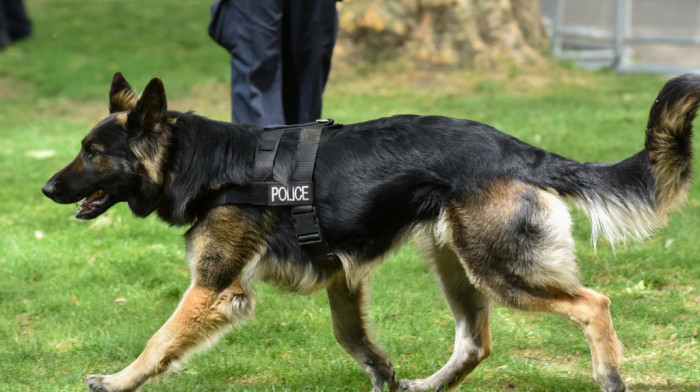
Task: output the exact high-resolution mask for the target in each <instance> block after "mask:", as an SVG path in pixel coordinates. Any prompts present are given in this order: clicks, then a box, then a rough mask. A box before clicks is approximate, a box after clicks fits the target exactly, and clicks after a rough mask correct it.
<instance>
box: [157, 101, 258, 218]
mask: <svg viewBox="0 0 700 392" xmlns="http://www.w3.org/2000/svg"><path fill="white" fill-rule="evenodd" d="M168 114H169V116H172V117H173V118H174V120H175V121H174V122H173V123H172V124H170V125H169V128H170V140H169V148H168V153H167V162H166V163H165V164H164V166H163V170H164V176H163V178H164V181H163V189H162V191H163V192H162V197H161V200H160V203H159V205H158V208H157V212H158V216H159V217H160V218H161V219H163V220H164V221H166V222H168V223H170V224H173V225H184V224H190V223H192V222H194V220H195V219H196V204H197V200H198V199H200V198H201V197H204V196H206V195H207V194H208V193H210V192H213V191H215V190H217V189H219V188H221V187H223V186H225V185H231V184H233V185H239V186H242V185H246V184H247V183H248V182H249V179H250V170H251V168H252V166H253V161H254V159H255V146H256V144H257V140H258V139H259V137H260V133H262V129H261V128H258V127H256V126H254V125H249V124H247V125H246V124H244V125H239V124H232V123H227V122H221V121H214V120H210V119H207V118H205V117H201V116H197V115H195V114H192V113H179V112H169V113H168Z"/></svg>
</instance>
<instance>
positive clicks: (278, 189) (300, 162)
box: [199, 119, 340, 262]
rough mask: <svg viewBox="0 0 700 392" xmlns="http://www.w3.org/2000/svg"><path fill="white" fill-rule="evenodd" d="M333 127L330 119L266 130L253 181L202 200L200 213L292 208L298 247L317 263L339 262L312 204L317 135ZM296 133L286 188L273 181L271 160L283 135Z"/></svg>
mask: <svg viewBox="0 0 700 392" xmlns="http://www.w3.org/2000/svg"><path fill="white" fill-rule="evenodd" d="M332 124H333V120H332V119H328V120H318V121H316V122H314V123H308V124H302V125H289V126H287V125H284V126H273V127H266V128H265V130H264V132H263V133H262V135H261V137H260V140H259V142H258V146H257V149H256V151H255V164H254V167H253V173H252V174H253V176H252V177H253V180H254V182H251V183H250V184H249V185H247V186H245V187H241V186H236V185H230V186H226V187H224V188H221V189H219V190H217V191H215V192H213V193H212V194H210V195H207V196H206V197H204V198H203V199H202V200H201V201H200V203H199V205H200V211H201V213H202V214H203V213H205V212H206V211H208V210H210V209H212V208H215V207H218V206H221V205H225V204H249V205H268V206H292V220H293V222H294V231H295V234H296V236H297V240H298V242H299V245H300V246H301V248H302V249H303V250H304V251H305V252H306V254H307V255H308V256H309V257H310V258H311V259H312V260H313V261H318V262H330V261H336V262H339V261H340V259H339V258H338V256H337V255H336V254H335V253H333V252H332V251H331V249H330V246H329V245H328V243H327V242H326V240H325V239H324V237H323V235H322V233H321V228H320V227H319V224H318V215H317V214H316V208H315V207H314V205H313V196H314V188H313V174H314V166H315V164H316V154H317V152H318V144H319V141H320V139H321V133H322V132H323V129H324V128H325V127H327V126H330V125H332ZM297 129H298V130H299V141H298V142H297V149H296V153H295V162H296V166H295V168H294V171H293V172H292V175H291V181H290V184H289V185H284V184H281V183H278V182H275V181H274V180H273V169H274V164H275V157H276V156H277V150H278V147H279V144H280V140H281V138H282V136H283V135H284V134H285V132H288V131H291V130H297Z"/></svg>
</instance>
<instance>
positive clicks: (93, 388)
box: [85, 374, 111, 392]
mask: <svg viewBox="0 0 700 392" xmlns="http://www.w3.org/2000/svg"><path fill="white" fill-rule="evenodd" d="M103 379H104V376H101V375H97V374H91V375H89V376H87V379H86V380H85V381H86V382H87V386H88V388H90V392H111V391H110V390H109V389H107V387H105V386H104V384H103V383H102V380H103Z"/></svg>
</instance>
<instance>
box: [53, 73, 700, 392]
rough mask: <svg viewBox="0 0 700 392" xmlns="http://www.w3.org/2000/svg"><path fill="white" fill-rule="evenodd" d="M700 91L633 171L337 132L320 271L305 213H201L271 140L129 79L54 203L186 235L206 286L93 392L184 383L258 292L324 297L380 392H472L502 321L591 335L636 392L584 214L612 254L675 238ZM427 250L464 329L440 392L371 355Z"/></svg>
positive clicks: (393, 134) (56, 187) (472, 126)
mask: <svg viewBox="0 0 700 392" xmlns="http://www.w3.org/2000/svg"><path fill="white" fill-rule="evenodd" d="M699 100H700V75H684V76H680V77H677V78H675V79H672V80H670V81H669V82H668V83H666V85H665V86H664V87H663V89H662V90H661V92H660V93H659V95H658V98H657V99H656V101H655V102H654V103H653V105H652V108H651V113H650V115H649V122H648V125H647V129H646V139H645V144H644V149H643V150H642V151H640V152H639V153H637V154H635V155H633V156H632V157H629V158H627V159H624V160H621V161H619V162H617V163H579V162H575V161H572V160H569V159H566V158H564V157H561V156H559V155H556V154H552V153H549V152H547V151H544V150H542V149H539V148H536V147H533V146H530V145H528V144H526V143H524V142H522V141H519V140H517V139H515V138H513V137H510V136H507V135H505V134H503V133H501V132H499V131H498V130H496V129H494V128H491V127H489V126H487V125H484V124H480V123H478V122H474V121H468V120H458V119H453V118H445V117H435V116H412V115H402V116H394V117H389V118H381V119H377V120H373V121H367V122H363V123H358V124H351V125H343V126H337V127H332V128H329V129H326V130H324V132H323V134H322V137H321V139H320V144H319V148H318V155H317V161H316V169H315V172H314V183H315V206H316V210H317V213H318V221H319V225H320V227H321V230H322V232H323V234H324V235H325V238H326V240H327V242H328V244H329V245H330V247H331V248H332V250H333V251H334V252H335V253H336V254H337V255H338V258H337V260H335V261H333V262H323V263H318V262H314V261H313V260H311V259H310V258H309V257H308V256H307V255H306V254H305V253H304V252H303V251H302V249H301V248H300V245H299V244H298V242H297V239H296V237H295V232H294V228H293V222H292V218H291V216H290V207H269V206H255V205H223V206H219V207H216V208H212V209H210V210H208V211H205V212H201V211H200V210H201V200H202V199H203V198H205V197H207V195H209V194H212V193H213V192H216V191H217V190H218V189H220V188H222V187H224V186H233V187H245V186H246V184H248V183H249V181H250V176H251V165H252V164H253V162H254V156H255V152H256V145H257V143H258V140H260V138H261V134H262V133H263V129H261V128H258V127H256V126H252V125H239V124H231V123H225V122H217V121H213V120H209V119H206V118H203V117H200V116H198V115H195V114H193V113H182V112H177V111H170V110H168V109H167V104H166V96H165V90H164V88H163V83H162V82H161V80H160V79H157V78H154V79H153V80H151V81H150V83H148V85H147V86H146V88H145V90H144V92H143V94H142V95H141V97H140V98H138V97H137V96H136V95H135V93H134V91H133V90H132V89H131V87H130V86H129V84H128V83H127V81H126V80H125V79H124V77H123V76H122V75H121V74H120V73H117V74H116V75H114V78H113V81H112V86H111V90H110V94H109V109H110V115H109V116H108V117H106V118H105V119H104V120H102V121H100V122H99V123H98V124H97V125H95V126H94V127H93V128H92V130H90V132H89V133H88V134H87V136H85V138H84V139H83V140H82V148H81V149H80V152H79V153H78V156H77V157H76V158H75V160H73V161H72V162H71V163H70V164H68V166H66V167H65V168H64V169H62V170H61V171H59V172H58V173H56V174H55V175H54V176H53V177H52V178H51V179H50V180H49V181H48V182H47V183H46V185H44V187H43V192H44V193H45V194H46V195H47V196H48V197H49V198H51V199H52V200H54V201H55V202H58V203H75V202H78V201H80V200H83V201H82V203H81V204H80V205H79V207H78V210H77V212H76V217H77V218H78V219H93V218H95V217H97V216H99V215H100V214H102V213H104V212H105V211H106V210H107V209H109V208H110V207H111V206H112V205H114V204H115V203H118V202H122V201H125V202H127V203H128V205H129V207H130V209H131V211H132V212H133V213H134V214H135V215H137V216H140V217H144V216H147V215H149V214H151V213H152V212H154V211H155V212H156V213H157V214H158V216H159V217H160V218H161V219H162V220H164V221H165V222H168V223H170V224H173V225H191V228H190V229H189V231H188V232H187V233H186V235H185V237H186V242H187V257H188V261H189V266H190V268H191V272H192V284H191V286H190V287H189V288H188V289H187V291H186V292H185V294H184V296H183V298H182V301H181V303H180V304H179V306H178V307H177V309H175V312H174V313H173V315H172V316H171V317H170V319H168V321H167V322H166V323H165V324H164V325H163V326H162V328H161V329H160V330H158V331H157V332H156V333H155V335H153V337H152V338H151V339H150V340H149V341H148V343H147V344H146V347H145V349H144V351H143V353H141V355H139V357H138V358H136V360H135V361H134V362H133V363H131V364H130V365H129V366H127V367H126V368H125V369H124V370H122V371H120V372H118V373H116V374H112V375H90V376H88V377H87V384H88V386H89V388H90V390H91V391H134V390H136V389H138V388H139V386H141V385H142V384H144V383H145V382H146V381H148V380H149V379H150V378H152V377H154V376H157V375H159V374H161V373H164V372H166V371H167V370H169V369H171V368H173V367H174V366H175V365H176V364H177V363H178V362H181V361H183V360H185V358H186V356H187V355H188V354H190V353H192V352H193V351H194V350H196V349H197V348H200V347H202V346H204V345H206V343H208V342H210V341H212V340H213V339H215V338H216V337H217V336H218V335H220V334H221V333H222V332H223V331H225V330H227V328H228V327H229V326H231V325H232V324H237V323H239V322H240V321H242V320H245V319H247V318H249V317H250V316H251V315H252V314H253V312H254V308H255V297H254V295H253V292H252V291H251V282H253V281H257V280H262V281H266V282H270V283H272V284H275V285H278V286H281V287H284V288H288V289H290V290H294V291H297V292H301V293H310V292H313V291H314V290H319V289H325V290H326V291H327V293H328V298H329V303H330V308H331V314H332V320H333V332H334V335H335V338H336V339H337V341H338V343H340V345H341V346H342V347H343V348H344V349H345V350H346V351H347V352H348V353H349V354H350V355H351V356H352V357H353V358H354V359H355V360H356V361H357V362H358V363H359V365H360V366H361V367H362V368H363V369H364V370H365V371H366V372H367V374H368V375H369V377H370V379H371V381H372V385H373V388H374V391H380V390H385V389H388V390H390V391H395V390H409V391H435V390H445V389H449V388H453V387H456V386H457V385H459V384H460V383H461V382H462V381H463V380H464V378H465V377H466V376H467V375H468V374H469V373H470V372H471V371H472V370H473V369H474V368H475V367H476V366H477V365H478V364H479V363H480V362H481V361H482V360H484V359H485V358H487V357H488V356H489V354H490V353H491V333H490V330H489V313H490V309H491V307H492V304H496V303H497V304H502V305H505V306H508V307H511V308H515V309H520V310H525V311H535V312H549V313H554V314H557V315H559V316H562V317H564V318H566V319H568V320H570V321H572V322H573V323H575V324H576V325H578V326H579V327H581V329H583V332H584V334H585V335H586V337H587V339H588V342H589V344H590V348H591V353H592V357H593V375H594V378H595V380H596V381H597V383H598V384H599V386H600V388H601V389H602V390H603V391H608V392H611V391H624V390H625V385H624V383H623V381H622V378H621V377H620V373H619V368H620V363H621V353H620V344H619V343H618V340H617V337H616V335H615V332H614V330H613V326H612V320H611V317H610V312H609V304H610V301H609V299H608V298H607V297H606V296H604V295H602V294H599V293H597V292H595V291H593V290H590V289H587V288H584V287H583V286H582V285H581V283H580V282H579V279H578V277H577V266H576V261H575V255H574V241H573V238H572V235H571V217H570V215H569V209H568V207H567V204H565V203H564V201H563V200H562V198H567V199H569V200H571V201H573V202H574V203H575V204H577V205H578V206H579V207H580V208H582V209H583V210H585V211H587V212H588V214H589V216H590V218H591V220H592V222H593V229H594V241H595V237H596V236H598V235H602V236H605V237H607V238H608V239H609V240H611V241H616V240H620V239H623V240H624V239H627V238H633V239H643V238H644V237H647V236H648V235H650V233H652V232H653V231H654V229H656V228H658V227H661V226H663V225H664V224H665V222H666V220H667V216H668V214H669V213H670V212H672V211H673V210H675V209H677V208H678V207H679V206H680V205H681V204H682V202H683V201H684V199H685V198H686V194H687V191H688V188H689V184H690V180H691V175H690V171H691V133H692V121H693V119H694V117H695V114H696V112H697V108H698V101H699ZM416 236H417V237H418V238H419V240H418V243H420V244H422V249H423V250H424V253H425V255H426V258H427V259H428V262H429V263H430V265H431V266H432V268H433V271H434V272H435V276H436V277H437V280H438V281H439V284H440V287H441V290H442V294H443V295H444V297H445V299H446V301H447V304H448V305H449V307H450V309H451V311H452V313H453V315H454V318H455V324H456V327H455V329H456V337H455V342H454V351H453V354H452V356H451V357H450V358H449V360H448V361H447V363H446V364H445V365H444V366H443V367H442V368H441V369H439V370H437V371H436V372H435V373H434V374H432V375H431V376H429V377H427V378H424V379H402V380H397V378H396V375H395V373H394V369H393V367H392V364H391V361H390V359H389V356H388V355H387V354H386V353H385V352H384V351H383V350H382V349H381V348H380V347H379V346H377V345H376V344H375V343H373V342H372V340H371V339H370V338H369V336H368V333H367V326H366V318H367V317H366V301H367V298H366V297H367V284H368V277H369V274H370V270H371V267H374V266H376V265H377V264H379V263H380V261H381V260H382V258H383V257H384V256H385V255H386V254H387V253H389V252H391V251H392V250H393V249H396V248H397V247H398V246H400V245H401V244H402V243H403V242H404V241H405V240H406V239H408V238H412V237H416Z"/></svg>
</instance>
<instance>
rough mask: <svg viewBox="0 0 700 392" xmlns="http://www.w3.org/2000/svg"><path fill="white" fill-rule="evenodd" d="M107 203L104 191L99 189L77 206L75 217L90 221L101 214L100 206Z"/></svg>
mask: <svg viewBox="0 0 700 392" xmlns="http://www.w3.org/2000/svg"><path fill="white" fill-rule="evenodd" d="M105 201H107V194H106V193H105V191H104V190H102V189H99V190H97V191H95V192H93V193H92V194H90V195H89V196H88V197H86V198H85V200H83V202H82V203H80V204H77V206H78V209H77V210H76V211H75V217H76V218H78V219H91V218H94V217H96V216H97V215H99V214H100V213H102V208H101V207H102V206H103V205H104V204H105Z"/></svg>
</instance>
